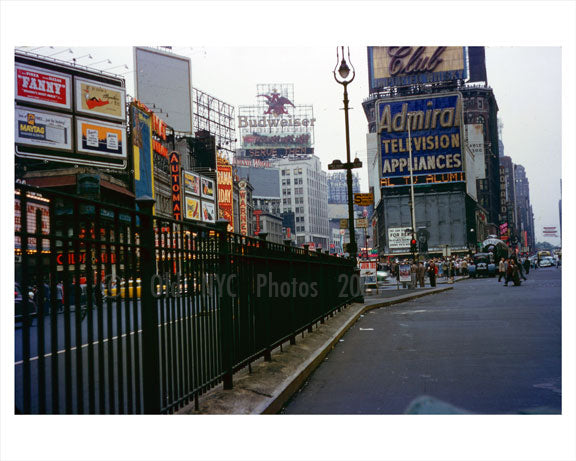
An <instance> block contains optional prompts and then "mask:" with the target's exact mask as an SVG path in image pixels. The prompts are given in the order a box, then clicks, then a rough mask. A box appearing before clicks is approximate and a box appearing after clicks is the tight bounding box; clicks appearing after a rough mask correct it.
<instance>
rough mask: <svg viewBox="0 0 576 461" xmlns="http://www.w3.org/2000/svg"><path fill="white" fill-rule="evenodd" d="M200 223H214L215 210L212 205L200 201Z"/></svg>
mask: <svg viewBox="0 0 576 461" xmlns="http://www.w3.org/2000/svg"><path fill="white" fill-rule="evenodd" d="M202 221H204V222H212V223H213V222H216V208H215V206H214V204H213V203H211V202H205V201H202Z"/></svg>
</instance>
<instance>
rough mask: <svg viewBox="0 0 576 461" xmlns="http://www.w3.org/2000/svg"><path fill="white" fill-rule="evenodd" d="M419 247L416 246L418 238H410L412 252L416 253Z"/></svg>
mask: <svg viewBox="0 0 576 461" xmlns="http://www.w3.org/2000/svg"><path fill="white" fill-rule="evenodd" d="M416 251H418V250H417V247H416V239H415V238H412V240H410V252H411V253H416Z"/></svg>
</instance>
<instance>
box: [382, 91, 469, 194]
mask: <svg viewBox="0 0 576 461" xmlns="http://www.w3.org/2000/svg"><path fill="white" fill-rule="evenodd" d="M461 108H462V104H461V98H460V95H459V94H458V93H449V94H442V95H438V96H429V97H426V98H423V97H421V96H417V97H407V98H396V99H387V100H380V101H377V103H376V113H377V117H378V133H379V138H378V149H379V153H380V156H381V158H382V163H381V164H382V171H381V185H382V186H383V187H393V186H400V185H406V184H410V165H409V150H410V147H411V150H412V168H413V175H414V184H416V185H418V184H427V183H434V182H460V181H464V180H465V175H464V162H463V158H462V135H461V132H462V120H461V119H462V109H461ZM409 129H410V138H409V136H408V131H409ZM409 142H410V145H409Z"/></svg>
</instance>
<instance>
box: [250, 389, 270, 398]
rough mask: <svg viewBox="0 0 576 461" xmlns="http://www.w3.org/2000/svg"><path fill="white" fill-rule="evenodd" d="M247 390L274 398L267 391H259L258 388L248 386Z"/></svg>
mask: <svg viewBox="0 0 576 461" xmlns="http://www.w3.org/2000/svg"><path fill="white" fill-rule="evenodd" d="M246 390H247V391H250V392H254V393H255V394H258V395H263V396H264V397H270V398H272V396H271V395H270V394H267V393H266V392H261V391H258V390H256V389H249V388H246Z"/></svg>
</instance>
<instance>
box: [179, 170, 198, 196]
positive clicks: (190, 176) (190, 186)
mask: <svg viewBox="0 0 576 461" xmlns="http://www.w3.org/2000/svg"><path fill="white" fill-rule="evenodd" d="M182 180H183V181H184V191H185V192H186V193H187V194H193V195H200V176H199V175H197V174H194V173H191V172H190V171H183V172H182Z"/></svg>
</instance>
